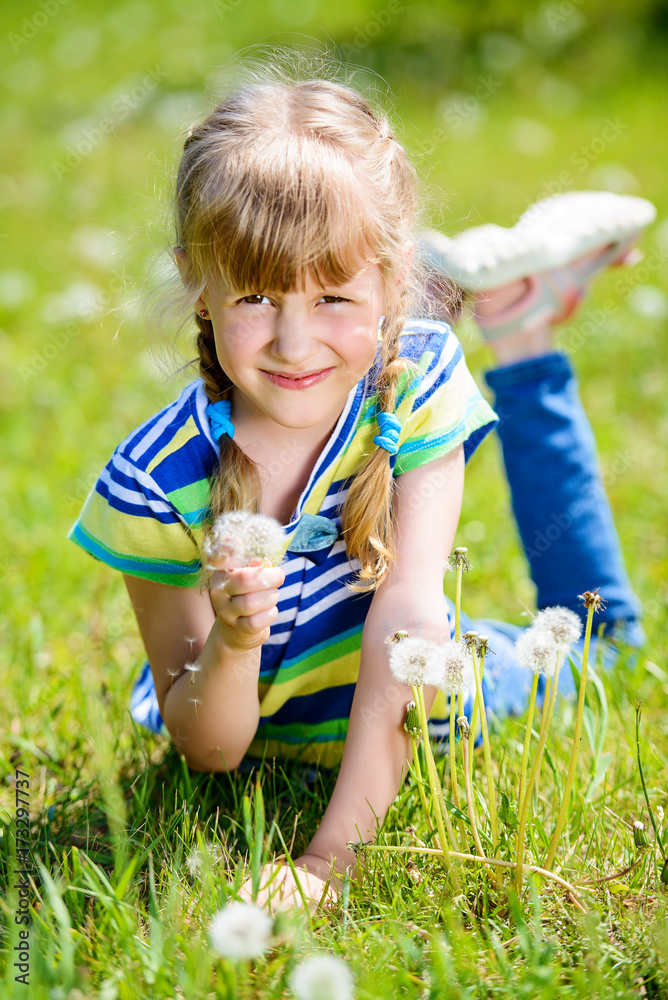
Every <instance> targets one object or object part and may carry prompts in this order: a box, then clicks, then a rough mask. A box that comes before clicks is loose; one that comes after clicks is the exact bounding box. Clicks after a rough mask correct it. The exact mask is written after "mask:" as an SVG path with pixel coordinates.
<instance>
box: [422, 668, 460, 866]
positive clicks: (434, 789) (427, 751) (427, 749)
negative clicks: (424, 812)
mask: <svg viewBox="0 0 668 1000" xmlns="http://www.w3.org/2000/svg"><path fill="white" fill-rule="evenodd" d="M413 698H414V699H415V704H416V706H417V709H418V712H419V714H420V725H421V727H422V745H423V746H424V756H425V760H426V763H427V775H428V777H429V787H430V789H431V799H432V807H433V811H434V818H435V820H436V829H437V830H438V839H439V845H440V848H441V850H440V853H441V854H442V855H443V857H444V858H445V861H446V863H447V864H448V865H450V849H449V847H448V835H447V834H446V832H445V824H446V823H447V824H448V826H449V830H448V833H450V835H451V837H452V839H453V841H454V842H455V843H456V841H455V840H454V837H455V833H454V830H453V829H452V824H451V823H450V818H449V817H448V815H447V813H446V811H445V803H444V802H443V792H442V790H441V786H440V782H439V780H438V774H437V773H436V764H435V763H434V755H433V753H432V750H431V743H430V741H429V728H428V722H427V709H426V707H425V702H424V692H423V689H422V685H421V684H418V685H417V686H415V687H413ZM450 877H451V878H452V881H453V883H454V884H455V885H457V884H458V879H457V876H456V874H455V873H454V872H452V871H451V872H450Z"/></svg>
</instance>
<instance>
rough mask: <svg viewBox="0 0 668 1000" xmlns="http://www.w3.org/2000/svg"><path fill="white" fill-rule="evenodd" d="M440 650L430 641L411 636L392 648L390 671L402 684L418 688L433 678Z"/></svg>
mask: <svg viewBox="0 0 668 1000" xmlns="http://www.w3.org/2000/svg"><path fill="white" fill-rule="evenodd" d="M438 657H439V650H438V646H437V645H436V643H434V642H430V641H429V639H420V638H419V637H418V636H409V637H408V639H404V640H403V641H402V642H397V643H395V644H394V645H393V646H390V670H391V671H392V674H393V676H394V677H395V678H396V679H397V680H398V681H399V682H400V683H401V684H409V685H411V686H414V687H417V686H418V685H420V684H424V683H425V678H426V677H427V676H432V675H433V672H434V670H435V669H436V663H437V662H438Z"/></svg>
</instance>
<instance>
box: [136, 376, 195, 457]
mask: <svg viewBox="0 0 668 1000" xmlns="http://www.w3.org/2000/svg"><path fill="white" fill-rule="evenodd" d="M193 387H194V385H193V384H191V385H188V386H186V388H185V389H184V390H183V392H182V393H181V395H180V396H179V398H178V399H177V400H176V402H175V403H174V404H173V405H172V406H170V407H169V408H168V409H167V410H166V411H165V413H164V414H163V415H162V417H161V418H160V420H158V422H157V423H156V424H155V426H154V427H152V428H151V430H150V431H149V432H148V434H147V435H146V437H144V438H142V440H141V441H140V442H139V443H138V444H137V445H136V446H135V447H134V448H133V450H132V451H131V452H130V458H131V459H132V461H133V462H136V461H137V460H138V459H139V458H141V456H142V455H143V454H144V453H145V452H146V451H148V449H149V448H150V447H151V445H152V444H153V443H154V442H155V441H157V440H158V438H159V437H160V435H161V434H162V432H163V431H164V429H165V427H167V426H168V425H169V424H170V423H171V422H172V421H173V420H174V417H175V416H176V415H177V414H178V412H179V410H181V409H182V408H183V405H184V403H185V402H186V400H187V399H188V398H189V396H190V394H191V393H192V391H193ZM152 419H155V418H152ZM147 423H148V421H147ZM142 426H144V425H143V424H142ZM138 430H141V427H140V428H138ZM134 433H135V434H136V433H137V431H135V432H134ZM131 437H134V434H133V435H131Z"/></svg>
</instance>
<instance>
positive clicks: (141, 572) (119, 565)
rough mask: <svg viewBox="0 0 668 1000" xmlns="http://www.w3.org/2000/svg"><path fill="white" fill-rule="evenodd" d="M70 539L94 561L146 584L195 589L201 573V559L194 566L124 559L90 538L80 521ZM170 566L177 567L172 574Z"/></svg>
mask: <svg viewBox="0 0 668 1000" xmlns="http://www.w3.org/2000/svg"><path fill="white" fill-rule="evenodd" d="M68 538H70V539H71V540H72V541H73V542H76V544H77V545H80V546H81V548H82V549H84V550H85V551H86V552H89V553H90V555H92V556H94V557H95V559H99V560H100V562H103V563H107V565H109V566H113V568H114V569H118V570H120V571H121V573H128V574H129V575H130V576H139V577H141V578H142V579H143V580H151V581H153V582H154V583H167V584H170V585H171V586H173V587H194V586H195V584H196V583H197V578H198V576H199V573H200V570H201V565H200V562H199V560H198V559H196V560H194V561H193V562H191V563H179V562H170V561H169V560H168V559H160V560H150V559H138V558H137V557H136V556H125V555H121V554H120V553H119V552H115V551H114V549H110V548H109V547H108V546H107V545H105V544H104V543H103V542H101V541H100V540H99V539H97V538H94V537H93V536H92V535H89V534H88V532H87V531H86V529H85V528H84V527H83V526H82V525H81V524H80V523H79V522H78V521H77V523H76V524H75V525H74V527H73V528H72V530H71V531H70V533H69V535H68ZM170 566H171V567H174V568H173V569H172V570H171V571H170V570H169V569H168V567H170ZM190 567H192V569H190Z"/></svg>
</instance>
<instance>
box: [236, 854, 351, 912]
mask: <svg viewBox="0 0 668 1000" xmlns="http://www.w3.org/2000/svg"><path fill="white" fill-rule="evenodd" d="M294 865H295V868H296V870H297V879H298V880H299V886H298V885H297V880H296V879H295V876H294V875H293V874H292V870H291V869H290V868H289V867H288V865H265V866H264V868H263V869H262V871H261V872H260V890H259V892H258V894H257V898H256V899H255V900H254V902H255V903H256V904H257V905H258V906H263V907H266V908H267V909H269V910H270V911H271V912H272V913H275V912H276V911H277V910H291V909H298V908H299V907H301V906H303V905H304V902H305V903H306V906H307V907H308V909H309V910H310V911H311V912H313V911H314V910H317V909H318V908H319V907H320V906H324V905H326V904H327V903H329V902H332V901H334V900H336V898H337V894H338V883H337V885H335V884H334V883H335V880H334V879H332V880H331V881H330V882H329V885H328V884H327V883H328V881H329V866H328V865H327V864H326V863H325V862H324V861H323V860H322V858H319V857H316V856H311V855H309V854H304V855H303V856H302V857H301V858H297V860H296V861H295V862H294ZM325 869H327V871H326V870H325ZM315 872H319V874H318V875H316V874H315ZM300 888H301V892H300ZM239 895H240V896H241V898H242V899H244V900H248V902H253V880H252V879H246V881H245V882H244V884H243V885H242V886H241V889H240V891H239ZM302 896H303V898H302Z"/></svg>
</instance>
